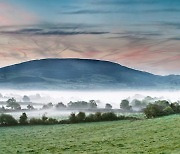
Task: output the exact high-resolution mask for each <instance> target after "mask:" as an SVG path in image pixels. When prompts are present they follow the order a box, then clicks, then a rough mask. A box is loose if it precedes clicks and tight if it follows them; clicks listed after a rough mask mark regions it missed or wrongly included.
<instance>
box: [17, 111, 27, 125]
mask: <svg viewBox="0 0 180 154" xmlns="http://www.w3.org/2000/svg"><path fill="white" fill-rule="evenodd" d="M27 119H28V117H27V115H26V113H22V115H21V116H20V118H19V123H20V124H22V125H26V124H28V121H27Z"/></svg>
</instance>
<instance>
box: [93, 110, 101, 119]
mask: <svg viewBox="0 0 180 154" xmlns="http://www.w3.org/2000/svg"><path fill="white" fill-rule="evenodd" d="M101 120H102V114H101V112H96V113H95V114H94V121H101Z"/></svg>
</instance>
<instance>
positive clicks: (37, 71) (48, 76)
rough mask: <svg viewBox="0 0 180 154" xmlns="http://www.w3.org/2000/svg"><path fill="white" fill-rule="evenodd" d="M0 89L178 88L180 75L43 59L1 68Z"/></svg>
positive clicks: (102, 63)
mask: <svg viewBox="0 0 180 154" xmlns="http://www.w3.org/2000/svg"><path fill="white" fill-rule="evenodd" d="M0 87H1V88H14V89H52V90H55V89H62V90H63V89H66V90H76V89H83V90H95V89H97V90H99V89H101V90H108V89H178V88H179V87H180V76H177V75H170V76H158V75H153V74H150V73H147V72H142V71H138V70H134V69H130V68H128V67H125V66H121V65H119V64H117V63H113V62H109V61H100V60H92V59H75V58H70V59H41V60H33V61H28V62H23V63H20V64H15V65H11V66H7V67H3V68H0Z"/></svg>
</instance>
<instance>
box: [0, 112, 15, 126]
mask: <svg viewBox="0 0 180 154" xmlns="http://www.w3.org/2000/svg"><path fill="white" fill-rule="evenodd" d="M17 124H18V121H17V120H16V119H15V118H14V117H13V116H11V115H9V114H1V115H0V125H2V126H6V125H8V126H13V125H17Z"/></svg>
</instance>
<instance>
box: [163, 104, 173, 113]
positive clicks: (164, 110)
mask: <svg viewBox="0 0 180 154" xmlns="http://www.w3.org/2000/svg"><path fill="white" fill-rule="evenodd" d="M163 113H164V114H165V115H170V114H173V113H174V111H173V109H172V108H171V107H170V106H167V107H166V108H165V109H163Z"/></svg>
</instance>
